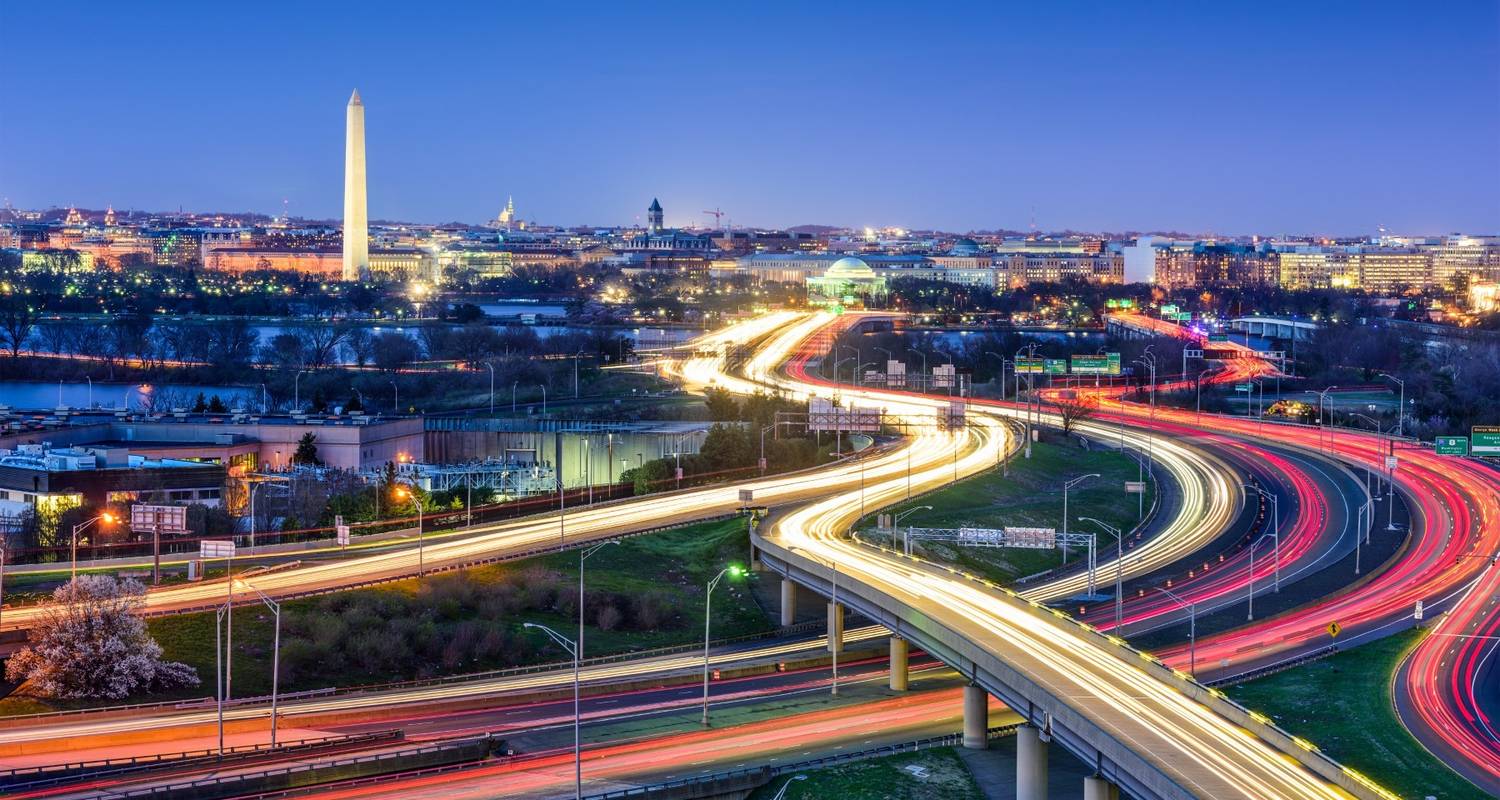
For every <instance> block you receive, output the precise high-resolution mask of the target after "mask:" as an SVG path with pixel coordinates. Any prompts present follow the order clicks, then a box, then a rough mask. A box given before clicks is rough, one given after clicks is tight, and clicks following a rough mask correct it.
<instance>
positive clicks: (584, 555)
mask: <svg viewBox="0 0 1500 800" xmlns="http://www.w3.org/2000/svg"><path fill="white" fill-rule="evenodd" d="M619 543H620V540H619V539H610V540H608V541H604V542H600V543H598V544H596V545H594V546H593V547H590V548H588V549H586V550H579V551H578V659H579V660H580V661H581V660H583V562H584V561H586V560H587V559H588V557H589V556H591V555H593V554H595V553H597V552H599V551H600V550H603V549H604V548H606V547H608V546H610V545H612V544H619Z"/></svg>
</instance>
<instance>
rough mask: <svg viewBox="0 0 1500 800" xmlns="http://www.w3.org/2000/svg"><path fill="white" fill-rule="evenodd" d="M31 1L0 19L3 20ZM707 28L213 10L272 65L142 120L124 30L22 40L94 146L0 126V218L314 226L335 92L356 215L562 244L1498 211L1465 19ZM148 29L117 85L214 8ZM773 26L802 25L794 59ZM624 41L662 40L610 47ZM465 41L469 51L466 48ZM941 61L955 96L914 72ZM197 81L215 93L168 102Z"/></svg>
mask: <svg viewBox="0 0 1500 800" xmlns="http://www.w3.org/2000/svg"><path fill="white" fill-rule="evenodd" d="M1361 8H1364V7H1361ZM28 13H29V12H27V11H26V10H25V9H20V10H18V9H14V8H12V9H8V10H7V11H6V12H5V14H4V17H3V18H0V19H9V20H10V22H11V23H14V24H17V25H27V24H28V21H27V19H26V18H25V17H26V15H27V14H28ZM715 13H719V14H721V16H723V17H724V19H721V20H718V21H719V22H721V23H722V24H721V25H719V27H718V28H716V29H715V28H713V26H711V25H710V26H708V27H707V28H705V25H706V20H705V17H704V15H703V14H702V13H701V12H696V13H695V14H694V15H693V16H692V17H691V19H688V20H684V19H680V18H657V19H651V20H645V19H641V18H638V17H634V16H631V15H625V14H621V13H618V12H613V11H610V10H607V9H600V10H598V11H597V13H594V14H591V15H588V16H587V17H585V18H583V19H581V20H573V21H572V22H571V23H569V24H564V23H562V22H560V21H558V20H556V19H554V18H551V17H548V16H544V15H543V16H536V17H529V16H527V12H521V11H518V12H514V13H513V14H512V15H511V16H506V17H503V18H502V17H499V16H494V15H489V14H487V13H482V14H478V15H477V16H476V18H475V23H476V24H474V25H455V24H454V22H453V20H451V19H446V18H445V19H442V20H424V21H421V22H419V23H417V24H415V25H414V26H413V28H412V29H411V30H409V31H403V34H402V35H403V37H405V40H409V41H412V42H418V43H428V44H430V43H432V42H434V41H436V40H437V38H438V37H442V38H443V40H444V41H448V40H451V42H452V46H451V47H447V48H446V49H445V50H444V51H443V52H444V54H445V56H446V57H447V60H446V61H445V63H444V65H442V66H436V65H432V64H428V63H425V62H416V63H410V62H406V61H403V60H400V59H397V61H398V62H400V63H399V64H391V65H387V64H381V63H368V62H361V63H355V62H354V61H350V60H349V59H347V58H343V57H342V56H346V55H348V53H349V46H348V45H345V44H344V43H343V42H342V41H336V40H330V39H328V36H327V34H328V33H329V30H330V29H331V26H332V25H333V23H334V22H335V21H334V20H332V19H325V20H319V19H311V20H301V19H299V20H298V22H299V24H300V25H302V27H301V28H300V29H299V30H296V31H291V30H284V28H286V27H287V26H286V25H285V24H284V23H285V20H282V19H278V18H275V17H274V16H270V17H267V18H265V19H251V20H237V21H236V23H235V26H234V27H233V28H232V32H234V33H235V34H236V35H240V36H244V37H250V38H254V39H256V40H259V41H265V42H269V43H274V44H276V45H278V47H276V48H272V49H274V50H276V51H277V52H278V53H281V54H282V55H284V56H285V59H284V60H283V61H281V62H278V63H273V62H268V61H265V60H264V59H254V58H251V57H248V56H240V55H236V54H235V53H222V54H217V53H216V57H217V58H218V61H217V62H216V63H222V64H224V65H226V66H228V67H233V66H238V67H239V68H241V69H242V70H243V72H242V73H241V74H242V75H245V76H249V77H246V78H242V79H240V80H238V81H233V82H231V83H230V84H226V80H227V79H226V78H225V73H223V72H220V71H207V72H203V73H195V74H181V73H174V74H173V80H174V82H175V83H174V85H175V86H176V87H177V90H176V91H172V92H167V93H166V94H165V95H164V96H162V97H158V98H157V99H156V100H155V101H154V102H152V103H141V102H137V101H138V100H139V99H140V97H141V94H142V93H143V92H156V91H157V88H159V87H158V86H157V85H152V84H151V83H150V82H144V81H124V82H120V81H114V82H110V81H108V80H100V79H99V76H101V75H103V74H106V73H105V72H104V70H103V67H102V65H103V64H104V63H106V62H108V61H110V59H112V58H118V57H120V52H119V51H120V48H121V47H122V46H124V44H125V42H126V41H128V39H129V37H126V36H122V37H118V39H112V40H110V41H107V42H103V43H98V42H91V43H90V46H89V47H87V48H85V47H82V46H81V45H80V44H78V43H70V42H64V41H48V46H49V47H50V48H52V49H53V50H54V51H56V54H57V56H58V58H56V59H55V60H52V61H49V60H45V59H40V58H37V57H29V56H28V49H30V48H35V47H36V46H37V42H36V41H23V42H20V43H19V46H18V47H17V48H15V49H13V51H12V54H11V55H9V56H7V57H6V59H7V61H9V62H10V63H9V66H10V67H11V71H10V72H11V74H12V75H13V76H19V79H18V80H16V81H14V83H15V84H16V87H17V89H18V91H19V93H20V95H21V96H20V97H19V98H18V103H17V104H16V106H17V107H22V108H24V107H33V108H34V107H41V106H39V103H40V101H41V94H40V93H41V92H43V91H44V90H45V88H46V86H47V85H50V84H48V81H61V82H63V83H65V84H72V85H75V86H76V87H77V92H78V94H79V97H80V98H82V99H91V98H104V97H109V96H113V97H114V98H115V101H114V104H113V105H111V106H110V111H111V113H110V120H111V122H110V123H109V124H108V125H107V126H106V128H105V130H106V135H105V137H104V138H102V139H101V137H100V134H99V130H98V128H97V126H91V124H90V123H88V122H87V120H88V119H90V118H91V115H92V114H94V113H96V112H95V111H94V110H93V109H97V106H90V104H88V103H75V104H71V105H70V104H62V105H58V104H55V103H54V104H52V105H50V106H47V107H48V108H49V111H48V113H47V114H31V115H9V117H8V120H7V121H6V122H5V123H3V124H0V148H4V149H5V150H6V151H8V152H26V153H30V154H32V155H33V157H31V158H27V159H11V160H7V161H6V163H5V164H4V166H0V195H4V196H5V197H6V198H7V199H8V200H9V201H10V202H12V203H14V204H15V205H17V206H19V207H47V206H50V205H55V206H69V205H84V206H100V207H102V206H104V205H106V204H109V205H113V206H114V207H115V208H117V209H124V208H140V209H169V208H176V207H178V206H181V207H184V208H188V209H196V210H213V211H225V212H231V211H244V212H251V211H256V212H261V213H267V214H278V213H281V211H282V210H283V204H282V200H283V199H284V200H286V201H287V202H286V205H285V208H286V210H288V211H290V212H291V213H292V214H293V215H294V216H300V217H304V218H314V219H319V218H321V219H337V218H338V214H339V205H340V203H341V199H342V198H341V197H340V192H339V189H340V186H341V184H342V181H341V177H342V176H341V174H340V171H341V167H342V165H341V164H340V160H339V154H340V147H339V142H338V138H337V137H338V136H339V134H340V133H342V130H341V126H340V124H339V122H340V120H339V119H338V118H337V116H335V114H336V111H334V110H333V108H334V106H335V103H337V102H339V101H342V100H343V99H344V98H347V97H348V95H349V92H350V91H351V90H352V89H354V88H355V87H358V88H359V90H360V92H361V94H362V95H364V96H365V98H366V102H367V103H368V104H370V106H371V109H372V110H371V112H370V113H371V117H370V120H369V133H368V136H369V144H368V152H369V154H370V157H371V162H370V163H371V169H370V172H369V193H370V201H369V206H370V216H371V217H372V218H374V219H400V220H405V221H411V222H421V223H443V222H449V221H464V222H471V223H478V222H482V221H484V220H488V219H493V218H494V217H495V215H496V214H497V213H498V212H499V210H500V209H501V208H502V207H503V206H504V204H505V202H506V198H507V196H511V195H514V196H516V197H519V198H521V201H520V206H519V207H518V211H517V213H518V214H519V215H520V216H521V217H522V218H526V219H536V220H541V221H544V222H548V223H555V224H561V225H577V224H597V225H629V224H637V223H641V222H644V214H645V204H644V202H643V199H648V198H650V197H652V196H659V197H661V198H663V205H664V206H666V208H667V209H668V216H667V219H666V223H667V224H668V225H669V226H686V225H690V224H694V225H699V226H708V225H711V224H712V218H710V217H707V216H704V215H701V214H698V213H696V212H697V211H698V210H699V209H714V208H722V209H724V210H725V211H726V212H727V214H726V217H727V219H726V221H727V222H730V223H732V224H734V225H736V226H757V227H787V226H793V225H802V224H819V225H836V226H849V227H861V226H866V225H871V226H877V227H879V226H899V227H907V228H919V229H927V228H931V229H940V230H950V231H967V230H994V229H1000V228H1005V229H1009V230H1026V229H1028V228H1030V227H1032V226H1033V225H1034V226H1035V228H1036V229H1038V230H1044V231H1045V230H1065V229H1073V230H1098V231H1125V230H1136V231H1152V230H1181V231H1191V232H1195V233H1214V234H1220V235H1242V234H1262V235H1277V234H1283V233H1285V234H1293V235H1297V234H1319V235H1358V234H1374V233H1376V232H1377V231H1378V230H1379V229H1380V228H1381V227H1384V228H1385V229H1387V230H1389V231H1391V232H1393V233H1401V234H1412V235H1419V234H1428V235H1431V234H1440V233H1447V232H1452V231H1475V232H1488V231H1490V230H1493V229H1494V228H1495V227H1496V223H1497V221H1500V188H1496V187H1500V154H1497V149H1500V148H1496V147H1495V146H1494V144H1493V142H1495V141H1496V140H1497V137H1500V109H1497V107H1496V106H1497V104H1496V103H1495V102H1494V100H1493V98H1495V97H1497V96H1500V92H1497V91H1496V87H1497V86H1500V76H1497V75H1496V71H1495V70H1494V68H1493V64H1494V63H1496V60H1497V58H1500V52H1497V49H1500V48H1496V45H1495V40H1494V37H1492V36H1489V35H1488V33H1489V32H1491V31H1493V29H1494V25H1495V20H1496V15H1495V9H1494V8H1493V6H1491V5H1489V4H1482V3H1476V4H1470V5H1466V6H1459V7H1451V6H1450V7H1444V8H1442V9H1437V10H1435V11H1432V12H1431V13H1429V14H1428V15H1427V16H1425V17H1423V18H1421V19H1415V20H1413V19H1408V18H1404V17H1398V16H1397V15H1392V14H1381V13H1379V11H1378V10H1376V9H1368V10H1366V11H1365V12H1364V13H1360V14H1355V13H1353V12H1352V11H1351V8H1350V7H1344V8H1341V9H1320V10H1318V11H1316V12H1308V11H1294V10H1291V9H1290V8H1286V9H1281V10H1279V11H1278V10H1276V9H1271V10H1267V11H1265V12H1264V13H1263V14H1260V15H1258V16H1253V17H1252V16H1247V15H1245V14H1237V13H1236V12H1232V11H1225V10H1215V11H1214V12H1212V14H1211V15H1208V16H1200V17H1199V18H1196V19H1192V20H1182V19H1177V18H1175V17H1172V18H1169V15H1167V14H1165V13H1163V12H1160V11H1154V12H1153V11H1144V12H1140V13H1138V14H1136V15H1134V16H1130V17H1119V18H1112V17H1110V16H1109V14H1112V13H1115V12H1112V11H1107V10H1100V11H1098V12H1097V17H1098V19H1097V21H1098V22H1099V25H1098V26H1097V27H1092V26H1091V27H1089V28H1087V29H1079V28H1074V29H1070V30H1071V31H1072V32H1074V33H1076V34H1077V35H1074V36H1071V37H1064V38H1065V41H1063V43H1062V44H1059V43H1058V39H1057V35H1056V34H1057V30H1058V29H1057V28H1056V27H1050V28H1049V27H1048V23H1049V22H1056V21H1057V20H1056V19H1054V18H1049V17H1048V15H1047V14H1048V12H1045V11H1036V10H1028V11H1025V12H1013V13H1009V14H1000V13H992V12H988V11H986V10H982V9H971V10H969V11H968V12H964V13H963V14H961V15H958V14H956V15H953V17H954V18H953V19H949V20H937V19H930V18H918V19H904V18H897V17H896V16H894V15H892V14H891V13H889V12H888V11H887V10H884V9H875V10H872V11H871V13H869V14H867V15H864V16H861V17H857V18H856V17H852V16H850V15H847V14H840V13H838V12H827V11H810V12H808V13H807V14H804V15H799V16H798V17H796V18H788V19H787V20H786V21H785V24H784V25H781V26H776V25H774V24H770V23H767V22H765V21H763V20H760V19H749V18H741V17H737V16H736V15H735V14H734V13H732V12H715ZM1059 13H1062V12H1059ZM1204 13H1207V12H1204ZM49 14H53V12H51V11H49ZM1070 16H1073V17H1075V18H1076V14H1071V15H1070ZM49 19H51V20H52V22H51V23H50V24H53V25H60V26H63V27H65V28H69V27H70V28H71V29H74V30H77V31H80V32H87V31H89V30H92V29H94V28H96V27H97V26H100V25H104V24H110V25H123V26H125V27H124V28H121V30H122V32H123V31H124V30H128V29H129V27H130V26H131V25H138V24H140V22H139V21H131V20H120V19H114V18H111V15H107V14H102V13H99V12H98V9H90V8H88V7H87V6H86V5H85V7H83V8H81V9H77V10H74V9H65V10H59V11H57V12H56V13H55V14H54V15H53V17H49ZM955 20H957V21H958V22H961V23H963V24H952V23H954V22H955ZM153 22H154V24H156V25H157V26H158V28H159V33H160V34H161V38H162V41H163V42H164V43H165V46H164V47H162V48H158V49H154V50H152V51H151V52H144V51H138V50H133V51H132V57H138V59H137V61H138V68H137V69H138V71H139V70H146V71H149V70H151V69H157V68H159V69H166V70H169V69H170V63H169V62H171V61H172V59H174V58H192V57H194V55H193V54H194V53H196V52H197V51H198V50H200V49H201V48H203V47H205V46H207V45H206V44H205V43H204V42H203V41H202V40H201V38H198V37H196V36H195V33H196V32H197V31H198V30H199V29H200V28H201V27H203V26H207V25H209V24H210V23H211V22H212V20H204V19H198V18H193V19H185V18H181V17H177V16H171V15H165V16H162V17H158V18H153ZM385 22H386V20H384V19H382V18H381V15H380V14H372V15H371V16H370V17H369V18H368V19H364V20H356V21H354V22H353V23H352V24H353V25H355V27H357V28H358V29H359V30H358V31H356V35H355V36H354V37H352V39H353V40H355V41H364V42H375V43H377V44H379V45H382V46H389V45H390V41H391V39H392V37H393V36H394V34H391V33H390V31H389V27H390V26H389V25H386V24H385ZM969 23H972V24H969ZM1168 23H1170V24H1168ZM1073 24H1074V25H1075V26H1076V19H1075V20H1074V21H1073ZM798 28H802V29H806V30H808V31H815V30H823V31H829V32H830V33H831V35H830V36H829V37H827V39H828V41H826V42H824V41H821V40H817V41H814V42H812V43H809V42H808V41H804V39H805V38H807V37H800V36H794V35H792V34H793V33H795V30H796V29H798ZM708 30H712V31H714V33H713V35H706V33H705V31H708ZM513 31H514V32H518V33H512V32H513ZM1038 31H1043V32H1047V34H1048V35H1032V34H1035V33H1036V32H1038ZM1290 31H1295V32H1296V37H1297V38H1296V40H1295V41H1291V42H1288V41H1287V39H1286V37H1287V36H1288V35H1289V32H1290ZM519 32H525V34H526V35H520V33H519ZM221 33H222V32H221ZM486 36H488V37H490V40H486V39H485V38H484V37H486ZM557 36H565V37H567V39H566V40H567V41H569V42H572V43H573V44H574V45H575V46H574V47H572V48H571V52H574V53H576V54H578V57H577V58H576V59H575V60H573V61H572V62H570V63H567V64H559V63H557V62H556V59H555V58H548V57H545V56H547V55H548V53H547V52H546V45H547V43H548V42H549V41H553V37H557ZM643 36H645V37H648V38H647V41H653V42H654V41H666V42H668V43H669V46H665V47H649V48H645V49H641V48H625V52H623V53H622V52H620V51H618V50H617V49H611V47H610V45H611V44H612V43H618V42H619V41H631V40H632V38H633V37H636V38H639V37H643ZM1266 37H1273V38H1274V39H1275V45H1274V47H1273V46H1270V45H1267V44H1265V41H1266ZM1424 37H1426V38H1427V39H1428V40H1435V39H1436V38H1437V37H1442V49H1441V53H1440V54H1437V55H1434V53H1433V52H1427V51H1421V48H1413V47H1411V46H1410V44H1409V43H1411V42H1420V41H1422V40H1423V39H1424ZM87 39H89V37H86V36H85V37H81V38H80V40H79V41H80V42H81V41H83V40H87ZM841 39H842V41H841ZM1205 40H1211V41H1205ZM485 41H489V43H490V44H491V45H493V47H492V48H491V49H489V50H486V51H485V52H486V53H487V55H481V54H480V51H479V50H478V49H474V50H471V49H467V45H478V44H482V43H484V42H485ZM315 42H320V44H319V46H318V47H313V46H312V45H313V44H314V43H315ZM1299 42H1305V46H1298V43H1299ZM1400 42H1406V43H1408V44H1406V45H1402V46H1399V47H1398V46H1397V45H1398V44H1399V43H1400ZM897 44H899V45H900V46H899V47H894V45H897ZM965 45H972V47H966V46H965ZM893 48H894V49H893ZM976 48H977V49H976ZM1392 48H1395V49H1392ZM416 49H418V50H421V49H423V48H421V47H418V48H416ZM1168 51H1170V52H1168ZM1418 51H1421V52H1418ZM892 52H894V53H895V54H892ZM1257 54H1259V55H1260V56H1267V55H1274V56H1275V58H1274V59H1271V60H1272V61H1274V62H1275V63H1267V62H1266V61H1265V60H1264V59H1258V58H1257ZM32 55H35V54H32ZM486 59H487V60H486ZM932 59H938V61H939V62H940V63H936V64H934V63H932ZM251 61H254V62H255V63H254V64H251V63H250V62H251ZM356 61H357V60H356ZM481 61H482V64H481V63H479V62H481ZM861 63H863V64H864V65H865V66H864V67H860V68H859V69H858V70H855V72H858V73H859V74H858V75H854V76H851V70H850V65H851V64H853V65H854V66H859V65H860V64H861ZM1184 63H1192V64H1193V69H1191V70H1188V69H1183V68H1182V67H1181V65H1182V64H1184ZM479 66H483V67H484V68H483V69H479V68H477V67H479ZM938 73H942V74H943V75H948V76H951V75H954V74H957V75H960V76H961V80H957V81H954V80H951V79H950V80H946V81H942V82H937V81H934V80H929V79H931V78H935V77H937V74H938ZM28 78H31V79H32V80H28ZM44 78H45V80H44ZM293 81H295V84H294V83H293ZM133 83H139V84H140V85H139V86H137V85H133ZM293 85H295V86H296V87H297V88H296V89H295V90H289V88H288V87H290V86H293ZM1210 85H1211V87H1212V88H1211V91H1210V90H1209V89H1210ZM215 92H218V93H221V94H219V95H215V94H214V93H215ZM195 94H199V95H202V96H204V97H209V98H213V97H216V96H217V97H218V99H217V100H213V101H211V102H208V103H207V104H203V103H196V102H188V100H187V98H188V97H190V96H193V95H195ZM1416 97H1420V98H1421V101H1420V102H1419V103H1416V104H1413V103H1414V102H1415V101H1410V98H1416ZM131 98H136V100H137V101H132V99H131ZM994 98H999V100H998V101H997V100H995V99H994ZM1132 98H1140V99H1132ZM1391 98H1407V99H1408V100H1407V101H1404V102H1395V101H1393V100H1392V99H1391ZM541 99H549V100H550V101H551V102H547V103H545V104H542V105H538V103H537V101H538V100H541ZM216 108H218V109H220V110H221V111H223V113H220V114H216V113H213V112H214V109H216ZM251 109H253V112H252V111H250V110H251ZM1090 109H1095V110H1096V111H1092V112H1091V111H1090ZM1237 109H1244V113H1241V112H1240V111H1238V110H1237ZM1164 111H1169V112H1174V113H1165V114H1164V113H1163V112H1164ZM913 119H914V120H916V122H917V124H915V125H909V124H904V123H903V122H902V121H903V120H913ZM1017 119H1020V120H1023V121H1025V122H1026V123H1027V124H1025V125H1021V126H1017V125H1016V124H1015V122H1016V120H1017ZM1050 120H1064V121H1066V122H1065V123H1064V124H1053V123H1052V122H1050ZM164 132H165V133H164ZM1433 142H1440V143H1441V145H1440V146H1438V145H1434V144H1433ZM1225 154H1227V156H1226V155H1225ZM564 166H566V167H567V168H566V169H563V168H562V167H564ZM1268 175H1270V176H1282V177H1281V178H1279V179H1277V180H1266V176H1268ZM1226 187H1233V191H1227V190H1226ZM1080 188H1082V189H1084V190H1085V191H1080ZM1320 189H1321V190H1320Z"/></svg>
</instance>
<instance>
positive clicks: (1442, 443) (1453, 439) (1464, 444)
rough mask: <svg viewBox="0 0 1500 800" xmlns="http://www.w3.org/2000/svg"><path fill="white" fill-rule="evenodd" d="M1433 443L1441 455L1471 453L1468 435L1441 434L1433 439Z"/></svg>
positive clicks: (1464, 454)
mask: <svg viewBox="0 0 1500 800" xmlns="http://www.w3.org/2000/svg"><path fill="white" fill-rule="evenodd" d="M1432 443H1433V445H1434V446H1435V448H1436V450H1437V454H1438V455H1440V456H1466V455H1468V454H1469V437H1467V436H1439V437H1437V438H1436V439H1434V440H1433V442H1432Z"/></svg>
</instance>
